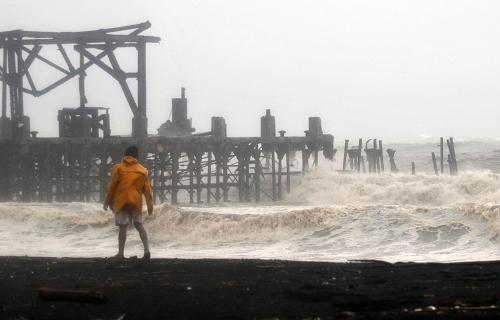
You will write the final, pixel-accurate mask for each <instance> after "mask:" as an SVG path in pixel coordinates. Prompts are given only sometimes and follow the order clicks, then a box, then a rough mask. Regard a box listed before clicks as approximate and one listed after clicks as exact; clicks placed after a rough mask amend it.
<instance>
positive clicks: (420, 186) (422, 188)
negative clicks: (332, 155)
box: [0, 144, 500, 262]
mask: <svg viewBox="0 0 500 320" xmlns="http://www.w3.org/2000/svg"><path fill="white" fill-rule="evenodd" d="M458 146H460V145H458ZM433 147H434V146H433ZM466 147H467V146H466V145H463V146H462V149H461V151H460V152H461V153H459V154H457V157H458V158H459V159H462V160H461V163H459V166H461V167H462V168H467V169H468V170H470V171H465V172H462V173H461V174H460V175H459V176H458V177H449V176H439V177H437V176H434V175H430V174H427V173H422V174H419V175H416V176H411V175H407V174H405V173H399V174H387V173H386V174H381V175H357V174H339V173H338V172H337V171H336V170H334V169H335V168H333V167H330V166H328V165H324V166H322V167H320V168H318V169H317V170H315V171H313V172H311V173H310V174H308V175H307V176H306V177H305V178H304V179H303V180H302V181H301V184H300V185H298V186H296V187H295V188H294V189H293V192H292V193H291V194H290V195H289V196H288V198H287V200H285V201H283V202H280V203H278V205H258V206H256V205H234V204H229V205H228V204H226V205H224V206H217V207H173V206H170V205H167V204H163V205H160V206H158V207H157V208H156V209H155V214H154V215H153V216H151V217H147V219H146V222H145V226H146V228H147V230H148V232H149V235H150V240H151V243H152V253H153V256H154V257H165V258H169V257H178V258H265V259H293V260H313V261H320V260H321V261H346V260H364V259H378V260H385V261H390V262H395V261H471V260H494V259H500V238H499V234H500V206H498V205H497V204H500V175H499V174H498V173H497V172H498V171H499V170H498V166H497V161H498V159H497V157H496V156H495V155H496V152H497V151H495V150H496V149H495V148H494V147H495V146H491V145H490V146H489V149H488V148H486V149H485V148H482V149H481V150H482V151H480V152H478V151H477V150H471V151H469V152H468V151H467V150H468V149H467V148H466ZM472 147H477V145H476V144H474V145H472ZM472 147H471V146H469V150H470V149H471V148H472ZM418 148H422V146H421V145H420V146H416V147H413V149H412V150H418ZM401 149H404V148H403V147H401ZM457 149H458V147H457ZM458 150H460V149H458ZM464 150H465V151H464ZM481 152H482V153H481ZM408 153H409V152H408ZM416 154H417V153H416ZM418 154H420V153H418ZM415 158H417V161H420V162H417V163H420V167H421V168H422V167H423V166H425V165H426V162H425V161H428V160H426V159H427V158H430V155H428V154H427V155H426V157H422V158H421V160H418V157H417V156H415ZM396 159H397V160H398V154H397V157H396ZM399 159H404V156H400V158H399ZM499 159H500V155H499ZM481 161H482V162H481ZM429 167H430V168H431V170H432V165H429ZM402 168H403V169H404V170H402V171H405V170H406V169H405V167H404V165H402ZM417 168H418V167H417ZM481 168H483V169H487V170H482V169H481ZM421 171H425V170H421ZM429 171H430V170H429ZM141 250H142V246H141V243H140V240H139V237H138V235H137V233H136V232H135V231H134V230H130V232H129V238H128V242H127V249H126V254H127V255H140V254H141ZM115 251H116V227H115V226H114V225H113V216H112V214H111V213H109V212H104V211H102V209H101V206H100V205H99V204H84V203H69V204H68V203H65V204H63V203H58V204H21V203H3V204H0V254H1V255H31V256H73V257H95V256H101V257H104V256H110V255H112V254H114V253H115Z"/></svg>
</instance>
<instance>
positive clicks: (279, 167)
mask: <svg viewBox="0 0 500 320" xmlns="http://www.w3.org/2000/svg"><path fill="white" fill-rule="evenodd" d="M282 160H283V157H282V155H281V154H278V186H277V187H278V200H282V199H283V191H282V185H281V182H282V180H283V173H282V170H283V169H282V168H283V161H282Z"/></svg>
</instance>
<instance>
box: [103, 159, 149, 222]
mask: <svg viewBox="0 0 500 320" xmlns="http://www.w3.org/2000/svg"><path fill="white" fill-rule="evenodd" d="M143 194H144V196H145V197H146V203H147V205H148V210H153V196H152V192H151V184H150V182H149V178H148V171H147V170H146V168H144V167H143V166H142V165H141V164H140V163H139V161H138V160H137V159H136V158H134V157H131V156H125V157H123V158H122V161H121V162H120V163H118V164H115V165H114V166H113V171H112V172H111V182H110V184H109V189H108V194H107V196H106V200H105V201H104V205H105V206H106V205H109V206H110V207H111V210H113V212H114V213H118V212H120V211H122V210H126V211H127V212H131V213H134V214H140V213H142V195H143Z"/></svg>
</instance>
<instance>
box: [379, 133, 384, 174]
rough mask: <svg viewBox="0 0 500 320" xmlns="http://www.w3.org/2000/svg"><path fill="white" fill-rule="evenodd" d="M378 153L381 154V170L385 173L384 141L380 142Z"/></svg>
mask: <svg viewBox="0 0 500 320" xmlns="http://www.w3.org/2000/svg"><path fill="white" fill-rule="evenodd" d="M378 148H379V150H378V152H379V157H380V170H382V172H384V171H385V168H384V148H383V146H382V140H379V141H378Z"/></svg>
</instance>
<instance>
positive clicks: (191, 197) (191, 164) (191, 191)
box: [188, 153, 195, 204]
mask: <svg viewBox="0 0 500 320" xmlns="http://www.w3.org/2000/svg"><path fill="white" fill-rule="evenodd" d="M188 159H189V165H188V170H189V203H191V204H192V203H194V188H193V184H194V183H193V182H194V172H193V171H194V166H195V165H194V155H193V154H192V153H189V154H188Z"/></svg>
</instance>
